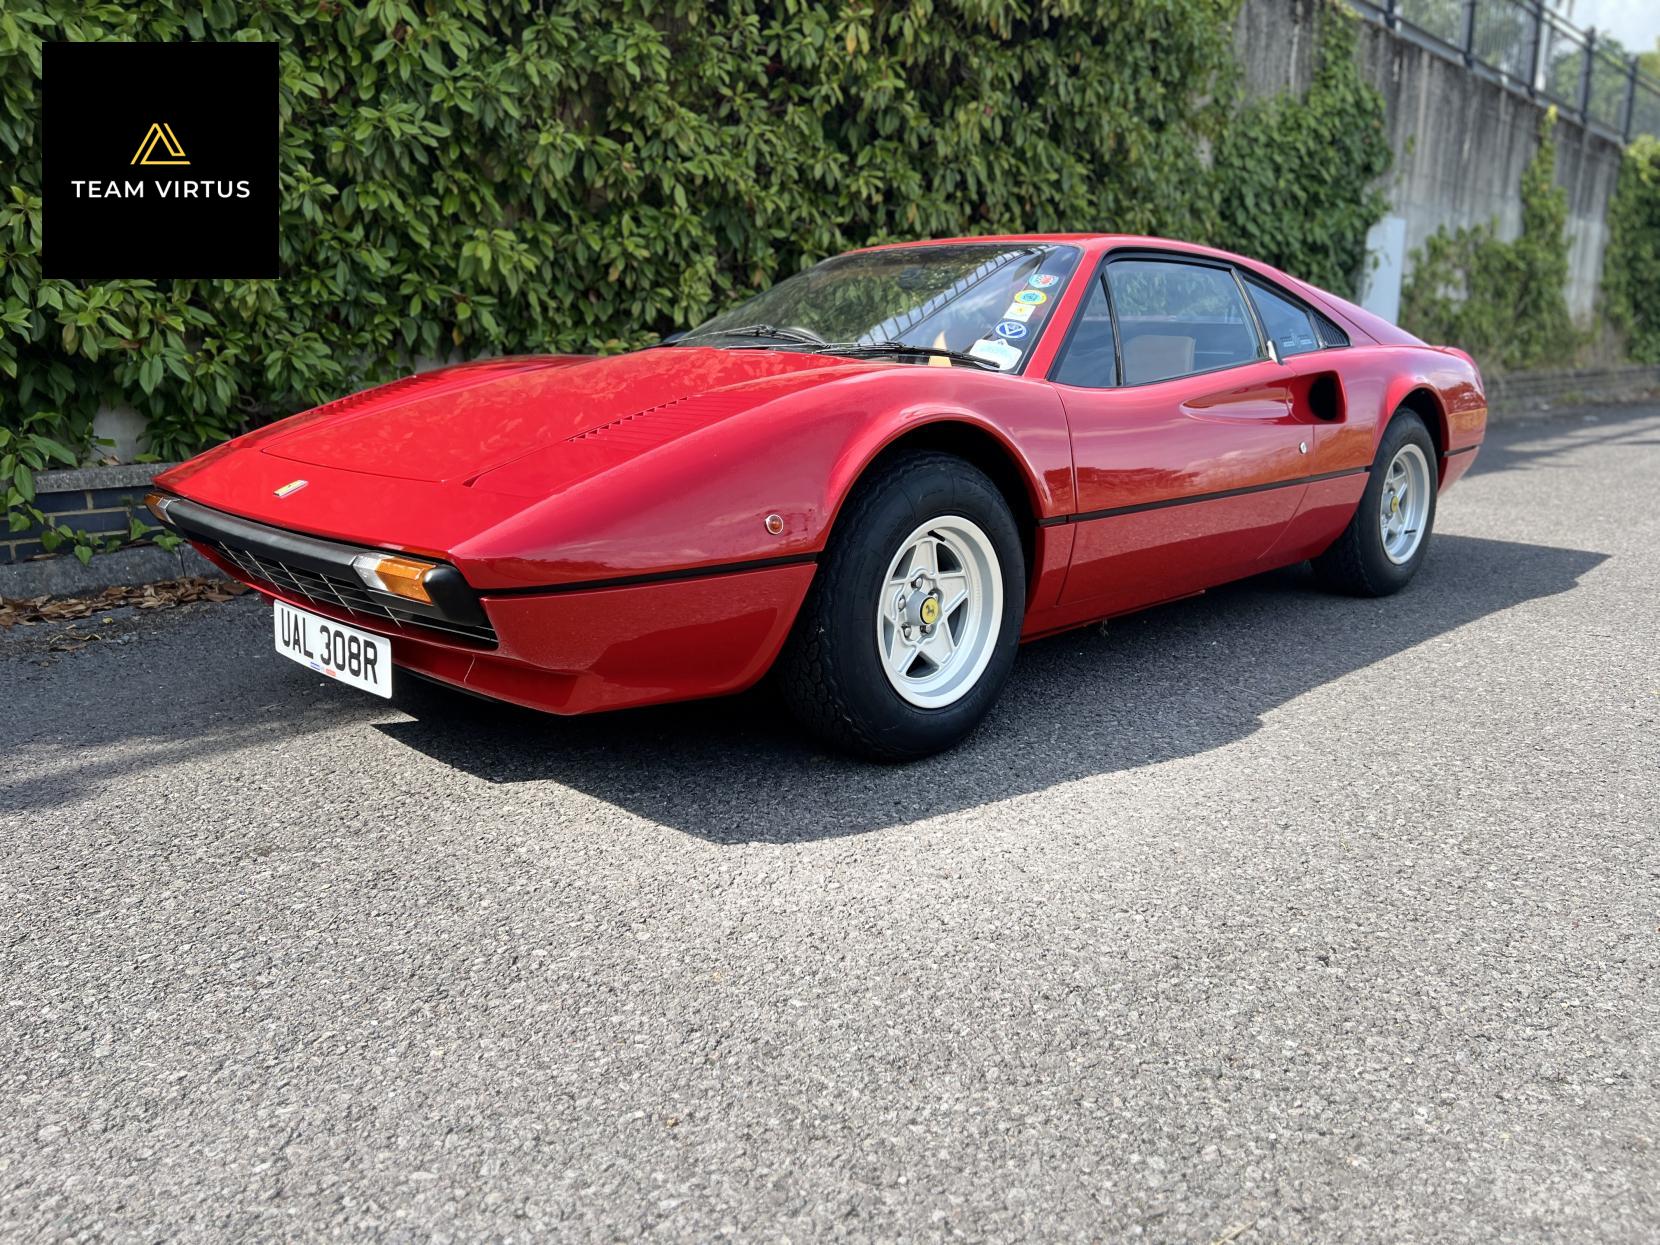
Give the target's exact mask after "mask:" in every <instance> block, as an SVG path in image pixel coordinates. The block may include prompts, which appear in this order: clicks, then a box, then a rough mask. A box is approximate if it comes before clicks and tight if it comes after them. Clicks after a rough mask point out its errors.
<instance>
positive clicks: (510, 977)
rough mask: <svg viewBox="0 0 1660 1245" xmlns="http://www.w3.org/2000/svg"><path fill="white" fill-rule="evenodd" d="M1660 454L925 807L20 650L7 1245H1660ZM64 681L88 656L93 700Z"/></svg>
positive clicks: (1278, 583)
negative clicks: (1388, 594)
mask: <svg viewBox="0 0 1660 1245" xmlns="http://www.w3.org/2000/svg"><path fill="white" fill-rule="evenodd" d="M1657 590H1660V406H1653V405H1650V406H1641V407H1631V408H1619V409H1616V408H1608V409H1605V410H1603V411H1600V412H1596V413H1593V414H1578V415H1574V416H1572V417H1569V418H1564V419H1560V420H1556V421H1554V422H1549V423H1542V424H1532V425H1523V426H1512V427H1501V428H1495V429H1494V430H1493V432H1492V433H1491V435H1490V437H1489V440H1488V444H1487V446H1486V447H1485V449H1484V450H1483V451H1482V454H1481V457H1480V460H1479V461H1478V463H1477V465H1476V468H1475V470H1474V472H1473V474H1472V475H1471V476H1470V477H1469V478H1468V479H1467V480H1466V481H1465V482H1464V483H1462V484H1460V485H1459V486H1458V487H1457V488H1456V489H1454V490H1453V491H1451V492H1450V493H1449V494H1448V495H1447V497H1446V498H1445V499H1444V502H1443V506H1442V509H1441V513H1440V521H1439V531H1438V532H1437V533H1436V535H1435V538H1434V543H1433V546H1432V548H1431V551H1430V554H1429V557H1428V560H1427V562H1426V564H1425V566H1424V568H1423V571H1422V573H1421V574H1420V575H1419V577H1418V579H1417V580H1416V582H1415V583H1414V584H1413V585H1412V586H1411V587H1410V588H1409V589H1408V590H1407V591H1406V592H1405V593H1403V594H1401V595H1400V596H1398V597H1395V598H1393V599H1389V600H1381V601H1359V600H1349V599H1341V598H1336V597H1331V596H1327V595H1324V594H1322V593H1320V592H1318V591H1317V590H1316V589H1315V588H1314V587H1313V585H1312V583H1311V581H1310V577H1309V574H1308V572H1307V570H1306V568H1303V569H1296V570H1290V571H1284V572H1278V573H1275V574H1272V575H1268V576H1264V577H1260V578H1257V579H1254V580H1250V581H1247V582H1245V583H1242V584H1237V585H1233V586H1230V587H1227V588H1224V589H1220V590H1218V591H1215V592H1213V593H1210V594H1209V595H1207V596H1205V597H1202V598H1199V599H1196V600H1191V601H1186V602H1182V603H1178V604H1175V605H1171V606H1166V607H1163V608H1161V609H1158V610H1154V611H1151V612H1149V613H1146V614H1143V615H1140V616H1137V617H1133V618H1128V619H1123V620H1120V621H1118V622H1115V623H1113V624H1112V625H1111V626H1110V627H1109V628H1107V629H1106V630H1105V631H1104V632H1103V631H1101V630H1100V629H1093V628H1092V629H1089V630H1086V631H1082V632H1078V633H1074V634H1072V635H1068V636H1063V637H1060V638H1058V639H1053V640H1049V641H1045V642H1042V643H1038V644H1035V645H1032V646H1030V647H1028V648H1027V649H1025V650H1023V653H1022V656H1021V658H1020V660H1019V662H1018V664H1017V666H1016V669H1015V674H1014V678H1013V680H1012V682H1011V684H1010V686H1009V688H1008V690H1007V692H1006V694H1005V696H1004V698H1003V701H1002V703H1001V705H1000V707H999V708H998V709H997V711H996V712H995V714H994V715H993V717H992V719H991V720H990V721H989V723H988V724H987V725H986V727H985V728H984V729H982V730H981V731H980V732H979V733H978V734H977V735H976V736H975V737H974V738H973V739H972V740H970V741H969V742H968V744H966V745H965V746H964V747H962V748H960V749H959V750H957V751H955V752H953V753H951V754H949V755H946V756H943V757H939V758H936V759H933V760H930V761H927V762H924V763H921V764H917V765H912V766H908V767H903V768H882V767H871V766H866V765H861V764H858V763H856V762H852V761H849V760H845V759H842V758H840V757H836V756H829V755H825V754H823V753H822V752H820V751H818V750H816V749H815V748H813V747H812V746H810V745H809V744H807V743H805V742H803V740H802V739H801V738H800V737H799V736H798V735H797V734H796V733H795V732H794V731H793V730H792V729H791V727H790V726H789V724H788V722H787V720H786V719H784V718H783V716H782V715H781V713H780V711H779V709H778V707H777V705H776V704H775V703H774V702H773V701H772V700H771V699H770V698H769V697H768V695H767V694H766V693H765V692H764V691H763V692H759V693H754V694H750V695H747V696H744V697H740V698H737V699H734V700H730V701H725V702H718V703H710V704H702V705H690V706H679V707H674V708H669V709H662V710H652V711H645V712H635V713H627V714H620V715H614V716H610V717H604V718H592V719H576V720H568V721H567V720H558V719H551V718H546V719H545V718H540V717H537V716H534V715H530V714H526V713H521V712H518V711H515V710H511V709H507V708H503V707H499V706H492V705H488V704H483V703H480V702H475V701H472V700H469V699H466V698H464V697H460V696H458V695H455V694H453V693H449V692H446V691H443V690H441V689H437V688H432V687H428V686H425V685H423V684H420V683H418V682H417V681H416V680H413V679H408V678H405V679H401V680H400V681H399V684H400V688H401V690H400V691H399V693H398V696H397V697H396V699H395V700H393V701H392V702H383V701H379V700H376V699H374V698H372V697H370V696H367V695H365V694H362V693H358V692H354V691H352V690H350V689H348V688H344V687H341V686H339V685H336V684H332V683H331V684H324V683H322V682H320V681H319V680H318V678H317V677H316V676H315V675H313V674H310V673H309V672H307V671H305V670H304V669H302V668H300V667H298V666H296V665H294V664H292V663H290V662H288V661H285V660H283V659H282V658H280V657H278V656H277V655H276V654H275V653H273V652H272V648H271V643H272V642H271V631H270V625H271V624H270V618H269V613H268V608H269V607H268V606H265V605H262V604H261V603H260V602H259V601H258V600H257V599H253V598H242V599H239V600H237V601H234V602H231V603H229V604H225V605H204V606H191V607H186V608H183V609H180V610H174V611H164V612H157V613H154V614H149V615H145V616H136V615H133V614H132V613H131V612H127V613H124V614H123V615H122V616H121V617H119V618H116V619H114V621H113V622H111V623H109V624H103V623H101V622H99V620H90V621H91V623H92V624H95V625H89V624H88V623H82V624H80V625H79V627H80V631H81V632H83V633H84V632H86V631H89V630H91V631H95V632H98V633H99V635H100V638H99V639H98V640H96V641H89V642H85V643H71V644H63V643H61V639H62V636H63V635H64V631H65V629H64V627H63V626H61V625H54V626H43V627H28V628H25V627H18V628H13V629H12V631H11V632H9V633H7V634H5V635H4V636H0V689H3V696H0V700H3V703H4V705H5V711H4V713H0V749H3V753H0V755H3V756H4V757H5V762H4V768H3V769H0V1000H3V1010H0V1050H3V1051H4V1057H3V1059H0V1235H3V1236H5V1237H7V1238H11V1239H20V1240H21V1239H53V1238H85V1239H106V1238H107V1239H115V1240H158V1239H163V1238H184V1239H225V1238H228V1237H237V1238H261V1239H283V1240H304V1239H323V1238H331V1239H348V1238H349V1239H370V1238H394V1239H409V1238H414V1237H423V1238H424V1237H435V1238H444V1239H477V1238H484V1237H489V1238H519V1239H529V1238H541V1239H552V1238H563V1239H573V1240H580V1239H607V1240H615V1239H621V1238H632V1237H649V1238H652V1239H659V1240H688V1241H701V1240H709V1239H714V1238H742V1239H777V1240H796V1241H801V1240H818V1239H829V1238H859V1239H868V1238H881V1239H916V1240H928V1239H938V1238H949V1237H968V1238H978V1239H999V1240H1007V1239H1017V1238H1027V1239H1043V1240H1061V1239H1108V1240H1110V1239H1124V1238H1133V1237H1141V1238H1144V1239H1151V1240H1161V1241H1164V1240H1168V1241H1201V1242H1206V1241H1218V1240H1233V1241H1239V1242H1259V1241H1338V1240H1342V1241H1411V1240H1437V1241H1483V1242H1486V1241H1498V1240H1507V1241H1508V1240H1513V1241H1534V1240H1538V1241H1544V1240H1568V1239H1571V1240H1576V1241H1591V1240H1608V1241H1633V1240H1639V1239H1651V1240H1652V1239H1655V1238H1656V1236H1657V1235H1660V1151H1657V1138H1660V1083H1657V1082H1660V1027H1657V1022H1660V849H1657V839H1660V834H1657V831H1660V777H1657V769H1660V747H1657V745H1660V608H1657ZM64 650H67V651H64Z"/></svg>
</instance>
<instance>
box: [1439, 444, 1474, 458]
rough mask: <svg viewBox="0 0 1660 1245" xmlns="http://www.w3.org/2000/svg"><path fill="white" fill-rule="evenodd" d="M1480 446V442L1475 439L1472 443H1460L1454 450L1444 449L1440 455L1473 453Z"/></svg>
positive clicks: (1445, 456) (1450, 455) (1448, 456)
mask: <svg viewBox="0 0 1660 1245" xmlns="http://www.w3.org/2000/svg"><path fill="white" fill-rule="evenodd" d="M1480 448H1481V442H1480V441H1477V442H1476V443H1475V444H1474V445H1461V446H1459V447H1458V448H1457V449H1456V450H1444V451H1442V454H1441V457H1442V458H1451V457H1452V456H1453V455H1454V454H1474V453H1475V452H1476V451H1477V450H1479V449H1480Z"/></svg>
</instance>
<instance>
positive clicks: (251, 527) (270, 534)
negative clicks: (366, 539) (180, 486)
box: [163, 494, 493, 630]
mask: <svg viewBox="0 0 1660 1245" xmlns="http://www.w3.org/2000/svg"><path fill="white" fill-rule="evenodd" d="M163 496H164V498H165V503H164V506H163V514H164V516H165V518H166V521H167V522H168V523H169V524H170V525H171V526H172V527H173V528H175V529H176V530H177V531H178V532H179V534H180V535H182V536H186V537H188V538H189V539H191V540H195V541H200V542H202V543H205V544H207V545H209V546H210V547H214V548H218V547H226V548H241V549H247V550H251V551H252V552H253V553H254V555H255V556H256V558H257V557H261V556H263V557H265V558H268V559H269V560H272V561H277V562H283V563H287V564H289V565H292V566H298V567H302V568H304V569H306V570H309V571H314V572H316V573H318V574H323V575H338V576H341V577H343V578H346V579H349V580H351V581H352V582H354V583H356V582H361V580H360V578H359V576H358V573H357V571H356V569H355V568H354V567H353V566H352V559H353V558H356V557H359V556H361V555H363V554H365V553H388V554H390V553H396V552H397V551H395V550H384V549H377V548H375V547H374V546H371V545H352V544H346V543H343V542H340V541H333V540H324V539H322V538H320V537H317V536H306V535H303V534H302V533H299V532H291V531H289V530H287V529H286V528H280V527H272V526H271V525H269V524H266V523H259V522H256V521H255V520H253V519H244V518H242V517H241V516H240V515H235V514H230V513H228V512H227V511H223V510H216V509H214V508H212V507H210V506H204V505H202V504H201V503H200V502H194V501H191V500H190V499H189V498H186V497H180V496H178V495H177V494H164V495H163ZM423 582H424V583H425V585H426V589H427V593H428V595H430V596H431V597H432V604H431V605H430V606H429V605H425V604H423V603H421V602H419V601H411V600H407V599H406V598H403V597H394V596H391V595H390V594H386V593H380V592H376V591H375V590H374V589H371V588H369V587H368V586H367V585H365V587H364V591H365V592H367V593H369V594H370V595H371V596H372V597H374V598H377V599H382V600H384V601H385V602H388V603H395V604H396V608H397V609H398V610H399V611H400V612H403V613H407V614H410V615H412V616H413V621H415V622H416V623H417V624H419V623H420V622H421V621H423V620H428V621H430V622H431V624H432V625H433V626H434V627H437V628H440V629H441V628H443V627H444V626H445V624H457V625H460V626H464V627H472V628H478V629H482V630H493V629H492V628H491V624H490V620H489V618H488V617H487V616H486V615H485V612H484V607H483V606H482V605H481V604H480V603H479V599H478V596H477V595H476V594H475V593H474V591H473V589H472V588H471V587H470V586H469V585H468V583H467V581H466V579H465V578H464V577H463V576H462V574H461V572H460V571H459V570H457V569H456V568H455V567H454V566H451V565H449V564H448V563H439V564H438V565H437V566H436V567H435V568H434V569H433V570H431V571H429V572H427V575H426V578H425V580H424V581H423ZM279 586H280V585H279Z"/></svg>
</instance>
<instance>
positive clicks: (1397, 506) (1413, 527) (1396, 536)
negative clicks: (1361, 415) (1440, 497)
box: [1314, 407, 1438, 597]
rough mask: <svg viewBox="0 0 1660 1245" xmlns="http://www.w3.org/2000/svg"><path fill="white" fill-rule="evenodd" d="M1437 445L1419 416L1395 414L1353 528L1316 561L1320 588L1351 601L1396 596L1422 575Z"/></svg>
mask: <svg viewBox="0 0 1660 1245" xmlns="http://www.w3.org/2000/svg"><path fill="white" fill-rule="evenodd" d="M1437 485H1438V479H1437V472H1436V468H1435V442H1434V441H1432V440H1431V439H1430V435H1429V429H1427V428H1425V427H1424V421H1423V419H1422V418H1421V417H1420V416H1419V415H1418V414H1417V412H1415V411H1411V410H1408V409H1406V408H1404V407H1403V408H1402V409H1401V410H1399V411H1396V412H1395V417H1394V418H1393V419H1392V420H1390V421H1389V427H1388V428H1387V429H1385V430H1384V434H1383V441H1382V443H1381V444H1380V445H1379V446H1378V455H1377V459H1376V460H1375V461H1374V463H1373V465H1372V474H1371V479H1369V480H1368V481H1367V482H1366V491H1365V492H1364V493H1362V494H1361V497H1360V506H1359V508H1358V509H1357V510H1356V511H1355V513H1354V517H1353V518H1352V519H1350V520H1349V526H1348V527H1347V528H1345V529H1344V531H1343V534H1342V535H1341V536H1339V537H1338V538H1337V540H1336V541H1335V542H1334V543H1333V544H1332V546H1331V548H1330V549H1327V550H1326V551H1325V552H1324V553H1322V554H1321V555H1320V556H1319V557H1317V558H1315V559H1314V571H1315V574H1316V575H1317V576H1318V577H1319V579H1320V582H1321V583H1322V584H1324V585H1325V586H1326V587H1328V588H1331V589H1333V590H1334V591H1337V592H1346V593H1349V594H1350V595H1352V596H1362V597H1382V596H1388V595H1389V594H1390V593H1392V592H1398V591H1400V590H1401V589H1402V588H1404V587H1406V585H1407V582H1408V581H1409V580H1410V579H1411V578H1412V577H1413V575H1415V574H1416V573H1417V571H1418V566H1419V564H1420V563H1421V562H1422V561H1423V560H1424V553H1425V551H1426V550H1427V549H1428V548H1429V538H1430V533H1431V531H1433V530H1434V527H1435V501H1436V488H1437Z"/></svg>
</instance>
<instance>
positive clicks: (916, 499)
mask: <svg viewBox="0 0 1660 1245" xmlns="http://www.w3.org/2000/svg"><path fill="white" fill-rule="evenodd" d="M1025 608H1026V563H1025V556H1024V553H1023V551H1022V548H1021V543H1020V533H1019V531H1018V530H1017V529H1016V527H1015V524H1014V516H1013V515H1012V514H1011V513H1010V510H1009V503H1008V502H1007V501H1006V500H1005V499H1004V497H1003V495H1002V493H1000V492H999V491H998V489H997V486H996V485H995V484H993V483H992V482H991V480H990V479H988V478H987V477H986V475H985V474H984V473H983V472H981V471H979V470H978V469H977V468H975V467H974V466H972V465H971V464H969V463H967V462H964V461H963V460H962V459H959V458H954V457H952V456H950V455H947V454H940V453H935V452H932V451H913V452H910V453H904V454H899V455H896V456H895V457H893V458H892V459H890V460H889V461H887V462H886V463H882V464H878V466H877V467H875V468H873V469H872V471H871V472H870V473H869V474H868V475H867V478H866V479H865V480H863V481H862V482H861V483H860V485H859V487H858V488H857V489H856V490H855V491H854V494H853V496H852V497H850V498H849V499H848V501H847V504H846V505H845V506H844V507H843V508H842V513H841V516H840V517H839V518H838V519H837V522H836V526H835V529H834V531H833V532H832V534H831V539H830V545H829V547H828V548H827V549H826V550H825V554H824V557H823V559H822V560H821V562H820V564H819V570H818V574H817V575H816V576H815V577H814V579H813V586H812V589H811V590H810V591H809V593H808V596H807V600H806V602H805V603H804V604H803V605H802V607H801V614H800V617H799V618H798V619H797V620H796V625H795V630H794V631H793V632H792V633H791V636H790V641H789V643H788V644H787V645H786V646H785V650H784V653H783V654H782V656H781V657H780V658H779V662H778V675H779V679H780V682H781V685H782V687H783V689H784V692H785V695H786V697H787V699H788V702H789V704H790V706H791V708H792V709H793V710H794V712H795V714H796V716H797V717H798V718H799V719H800V720H801V721H802V723H803V724H804V725H806V726H807V727H808V728H809V729H810V730H812V731H814V732H815V733H816V734H818V735H819V736H820V737H821V738H823V739H825V740H826V741H827V742H829V743H832V744H834V745H835V746H837V747H839V748H843V749H846V750H849V751H852V752H857V753H859V754H861V755H863V756H867V757H872V758H875V759H878V760H886V761H903V760H911V759H913V758H916V757H921V756H927V755H928V754H929V753H932V752H938V751H940V750H941V749H943V748H949V747H950V746H951V745H952V744H954V743H956V742H957V741H958V740H959V739H961V738H962V737H963V736H965V735H967V734H968V733H969V732H970V731H971V730H973V729H974V727H975V726H976V725H978V724H979V722H980V720H981V719H982V718H983V717H984V716H985V715H986V713H987V711H988V710H989V709H990V708H991V706H992V703H993V702H994V701H995V700H996V699H997V694H998V692H999V691H1001V690H1002V687H1003V683H1004V681H1005V680H1006V679H1007V678H1008V674H1009V670H1010V668H1011V667H1012V666H1013V664H1014V653H1015V647H1016V645H1017V644H1018V642H1019V639H1020V619H1021V615H1022V614H1023V613H1024V612H1025Z"/></svg>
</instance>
